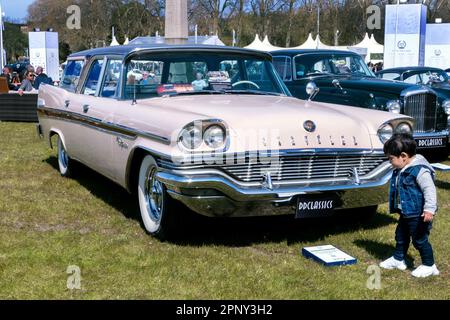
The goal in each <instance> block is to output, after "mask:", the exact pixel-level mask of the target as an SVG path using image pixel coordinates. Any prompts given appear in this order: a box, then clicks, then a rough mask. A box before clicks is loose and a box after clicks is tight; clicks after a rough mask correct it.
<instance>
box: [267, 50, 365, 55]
mask: <svg viewBox="0 0 450 320" xmlns="http://www.w3.org/2000/svg"><path fill="white" fill-rule="evenodd" d="M270 53H271V54H272V55H273V56H279V55H285V56H296V55H298V54H304V53H315V54H354V55H358V54H357V53H356V52H353V51H347V50H332V49H285V50H276V51H271V52H270Z"/></svg>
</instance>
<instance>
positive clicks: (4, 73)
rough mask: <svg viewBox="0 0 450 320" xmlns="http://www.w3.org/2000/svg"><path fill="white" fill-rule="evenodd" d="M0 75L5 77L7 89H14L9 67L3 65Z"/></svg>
mask: <svg viewBox="0 0 450 320" xmlns="http://www.w3.org/2000/svg"><path fill="white" fill-rule="evenodd" d="M0 77H3V78H6V81H7V83H8V88H9V90H16V86H15V85H13V84H12V75H11V69H9V67H7V66H5V67H3V71H2V74H0Z"/></svg>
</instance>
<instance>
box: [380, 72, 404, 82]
mask: <svg viewBox="0 0 450 320" xmlns="http://www.w3.org/2000/svg"><path fill="white" fill-rule="evenodd" d="M399 77H400V75H399V74H398V73H395V72H386V73H383V74H381V78H383V79H387V80H399Z"/></svg>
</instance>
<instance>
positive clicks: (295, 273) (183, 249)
mask: <svg viewBox="0 0 450 320" xmlns="http://www.w3.org/2000/svg"><path fill="white" fill-rule="evenodd" d="M0 132H1V133H2V140H1V141H0V298H3V299H420V300H422V299H449V298H450V281H449V271H450V263H449V262H450V241H449V237H448V236H449V232H448V230H450V216H449V213H450V199H449V195H450V174H449V173H442V172H439V173H438V174H437V186H438V192H439V205H440V211H439V214H438V217H437V218H436V220H435V223H434V227H433V231H432V233H431V243H432V244H433V248H434V252H435V257H436V264H437V266H438V268H439V269H440V271H441V275H440V276H439V277H433V278H427V279H415V278H413V277H412V276H411V269H410V270H408V271H406V272H401V271H382V274H381V285H382V288H381V289H380V290H369V289H367V287H366V281H367V279H368V278H369V276H370V275H369V274H367V272H366V270H367V268H368V267H369V266H370V265H372V264H378V262H379V261H380V260H381V259H384V258H387V257H389V256H390V254H391V253H392V250H393V246H394V230H395V227H396V219H397V217H395V216H391V215H389V214H387V213H386V205H383V206H381V207H380V209H379V214H378V215H377V216H375V217H374V218H373V219H372V220H371V221H369V222H365V223H363V222H358V221H356V220H355V219H354V218H352V217H351V216H349V215H342V214H341V215H338V216H336V217H333V218H331V219H326V220H323V219H322V220H311V221H306V222H305V221H293V218H292V217H267V218H245V219H232V220H230V219H229V220H221V219H206V218H205V219H203V218H202V219H197V220H195V223H193V224H192V225H191V226H190V227H191V228H193V232H192V234H191V235H188V236H186V237H185V238H184V239H182V240H179V241H176V242H160V241H158V240H156V239H154V238H152V237H150V236H148V235H147V234H146V233H145V231H144V230H143V228H142V227H141V225H140V222H139V218H138V214H137V207H136V204H135V201H134V198H133V197H132V196H130V195H128V194H127V193H126V192H125V191H124V190H122V189H121V188H120V187H118V186H116V185H115V184H114V183H112V182H110V181H108V180H107V179H105V178H102V177H101V176H99V175H98V174H96V173H94V172H93V171H91V170H89V169H88V168H85V167H79V168H78V169H79V171H78V174H77V176H76V177H75V178H74V179H66V178H62V177H61V176H60V175H59V173H58V171H57V162H56V158H55V151H53V150H51V149H49V148H48V146H47V145H46V144H45V143H44V142H43V141H41V140H39V139H38V138H37V137H36V134H35V128H34V125H32V124H21V123H0ZM447 163H448V164H450V161H447ZM321 244H333V245H335V246H337V247H339V248H341V249H343V250H344V251H346V252H348V253H349V254H350V255H353V256H355V257H356V258H357V259H358V263H357V264H356V265H352V266H344V267H323V266H321V265H319V264H317V263H316V262H314V261H312V260H308V259H305V258H304V257H302V256H301V254H300V250H301V248H302V247H304V246H311V245H321ZM409 260H410V263H413V264H414V265H415V266H417V265H418V264H420V257H419V255H418V253H417V251H416V250H415V249H414V248H413V247H411V248H410V250H409ZM69 265H77V266H79V267H80V269H81V277H82V279H81V290H69V289H67V286H66V284H67V279H68V276H69V274H67V273H66V270H67V268H68V266H69Z"/></svg>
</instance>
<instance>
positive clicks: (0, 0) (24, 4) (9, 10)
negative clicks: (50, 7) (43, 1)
mask: <svg viewBox="0 0 450 320" xmlns="http://www.w3.org/2000/svg"><path fill="white" fill-rule="evenodd" d="M33 2H34V0H0V4H1V5H2V9H3V11H4V12H5V13H6V16H7V17H10V18H13V19H21V20H22V19H24V18H25V17H26V16H27V14H28V6H29V5H30V4H31V3H33Z"/></svg>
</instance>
